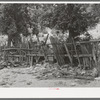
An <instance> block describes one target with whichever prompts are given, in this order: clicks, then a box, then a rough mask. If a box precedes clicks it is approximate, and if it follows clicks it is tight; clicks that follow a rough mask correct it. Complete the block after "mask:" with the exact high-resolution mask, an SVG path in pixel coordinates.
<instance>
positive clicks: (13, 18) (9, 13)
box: [1, 4, 30, 46]
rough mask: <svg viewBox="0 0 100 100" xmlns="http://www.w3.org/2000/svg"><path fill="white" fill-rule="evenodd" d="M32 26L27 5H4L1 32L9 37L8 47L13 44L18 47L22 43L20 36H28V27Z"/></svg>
mask: <svg viewBox="0 0 100 100" xmlns="http://www.w3.org/2000/svg"><path fill="white" fill-rule="evenodd" d="M28 24H30V17H29V15H28V10H27V4H5V5H3V10H2V17H1V30H2V33H3V34H6V35H8V46H10V45H11V42H12V43H13V45H14V46H18V45H19V43H20V42H21V39H20V34H23V35H27V33H28V30H27V25H28Z"/></svg>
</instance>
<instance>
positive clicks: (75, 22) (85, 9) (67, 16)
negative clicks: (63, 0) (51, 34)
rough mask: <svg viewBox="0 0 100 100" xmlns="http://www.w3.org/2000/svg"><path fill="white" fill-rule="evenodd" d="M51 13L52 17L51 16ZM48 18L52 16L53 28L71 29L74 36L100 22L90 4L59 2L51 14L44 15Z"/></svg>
mask: <svg viewBox="0 0 100 100" xmlns="http://www.w3.org/2000/svg"><path fill="white" fill-rule="evenodd" d="M50 15H51V16H52V17H49V16H50ZM47 16H48V17H47ZM48 18H51V22H50V23H49V24H50V26H51V28H57V29H60V30H63V31H66V30H69V33H70V35H71V36H73V37H75V36H76V35H79V34H81V33H84V32H85V31H87V30H88V29H89V28H91V27H94V26H95V25H96V24H97V23H98V22H99V17H98V16H97V15H96V14H95V13H94V12H93V11H92V7H91V5H89V4H57V5H56V6H55V7H54V10H53V11H52V12H51V13H49V15H48V14H47V15H45V16H44V19H46V21H47V20H48ZM48 22H49V21H48Z"/></svg>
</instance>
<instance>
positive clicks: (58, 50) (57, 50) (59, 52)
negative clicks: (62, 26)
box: [50, 36, 65, 66]
mask: <svg viewBox="0 0 100 100" xmlns="http://www.w3.org/2000/svg"><path fill="white" fill-rule="evenodd" d="M50 41H51V44H52V46H53V51H54V54H55V57H56V60H57V62H58V64H59V65H60V66H62V65H65V61H64V55H63V48H62V46H63V45H62V44H61V43H60V42H59V40H58V38H57V37H53V36H51V37H50ZM59 44H61V45H59Z"/></svg>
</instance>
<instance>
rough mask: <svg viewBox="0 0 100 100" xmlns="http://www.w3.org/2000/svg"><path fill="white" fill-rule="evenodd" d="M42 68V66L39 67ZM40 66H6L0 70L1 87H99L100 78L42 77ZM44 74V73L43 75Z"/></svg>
mask: <svg viewBox="0 0 100 100" xmlns="http://www.w3.org/2000/svg"><path fill="white" fill-rule="evenodd" d="M39 69H40V68H39ZM36 70H37V71H39V70H38V68H37V69H36V68H35V69H34V68H30V67H28V68H4V69H1V70H0V87H99V86H100V78H99V77H98V78H95V79H94V80H87V79H71V78H62V77H52V75H50V73H49V77H47V75H46V78H40V75H42V74H43V73H42V74H40V75H39V73H40V72H39V73H37V72H36ZM42 76H43V75H42Z"/></svg>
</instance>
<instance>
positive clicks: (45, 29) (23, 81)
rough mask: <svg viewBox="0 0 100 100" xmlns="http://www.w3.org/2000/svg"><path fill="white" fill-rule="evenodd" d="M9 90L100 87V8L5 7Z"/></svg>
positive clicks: (2, 72)
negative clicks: (10, 88)
mask: <svg viewBox="0 0 100 100" xmlns="http://www.w3.org/2000/svg"><path fill="white" fill-rule="evenodd" d="M9 87H12V88H15V87H17V88H19V87H23V88H26V87H32V88H35V87H55V88H56V87H64V88H67V87H100V3H66V2H65V3H56V2H54V3H42V2H41V3H0V88H9ZM56 90H59V88H56Z"/></svg>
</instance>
